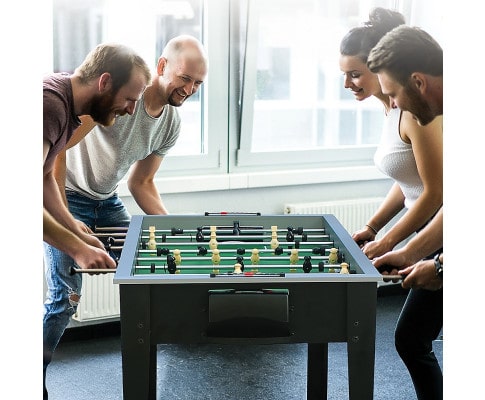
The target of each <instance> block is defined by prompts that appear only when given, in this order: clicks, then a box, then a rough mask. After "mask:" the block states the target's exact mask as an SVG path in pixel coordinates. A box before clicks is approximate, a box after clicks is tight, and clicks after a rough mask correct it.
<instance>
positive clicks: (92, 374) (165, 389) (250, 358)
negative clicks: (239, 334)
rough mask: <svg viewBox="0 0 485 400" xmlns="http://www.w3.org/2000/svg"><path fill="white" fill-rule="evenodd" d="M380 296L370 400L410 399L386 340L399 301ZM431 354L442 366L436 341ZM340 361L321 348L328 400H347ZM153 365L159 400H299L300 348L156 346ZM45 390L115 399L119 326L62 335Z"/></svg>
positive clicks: (75, 398)
mask: <svg viewBox="0 0 485 400" xmlns="http://www.w3.org/2000/svg"><path fill="white" fill-rule="evenodd" d="M381 289H383V288H381ZM385 289H386V290H384V291H382V290H380V293H379V296H378V306H377V334H376V366H375V389H374V399H375V400H390V399H393V400H412V399H415V398H416V396H415V392H414V389H413V386H412V383H411V380H410V378H409V375H408V372H407V370H406V368H405V366H404V364H403V363H402V361H401V359H400V358H399V356H398V354H397V353H396V350H395V348H394V339H393V337H394V336H393V333H394V326H395V323H396V320H397V317H398V315H399V312H400V309H401V307H402V304H403V302H404V300H405V294H403V292H401V291H396V290H394V289H393V290H388V288H385ZM82 329H84V328H82ZM434 349H435V353H436V355H437V357H438V359H439V360H440V362H441V363H442V360H443V347H442V341H441V340H437V341H436V342H435V345H434ZM346 357H347V351H346V345H345V344H344V343H330V344H329V379H328V399H329V400H342V399H348V387H347V383H348V382H347V358H346ZM157 364H158V371H157V379H158V383H157V391H158V392H157V393H158V398H159V399H170V400H209V399H211V400H233V399H234V400H246V399H265V400H280V399H285V400H292V399H294V400H303V399H305V398H306V344H296V345H246V346H241V345H239V346H238V345H159V350H158V360H157ZM47 385H48V389H49V399H50V400H66V399H69V400H98V399H99V400H120V399H122V374H121V353H120V337H119V327H118V326H117V325H116V324H110V325H109V326H102V325H101V326H97V327H95V328H90V329H89V330H86V329H84V331H82V330H80V329H79V328H75V329H71V330H69V332H68V333H67V334H66V335H65V337H64V338H63V340H62V341H61V343H60V344H59V347H58V349H57V351H56V353H55V354H54V359H53V362H52V364H51V366H50V367H49V369H48V375H47ZM140 400H143V399H140Z"/></svg>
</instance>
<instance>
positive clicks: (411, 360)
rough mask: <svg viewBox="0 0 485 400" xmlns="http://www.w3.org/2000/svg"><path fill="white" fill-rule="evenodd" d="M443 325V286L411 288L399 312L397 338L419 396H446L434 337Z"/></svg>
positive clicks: (432, 399) (434, 399)
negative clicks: (436, 288) (436, 287)
mask: <svg viewBox="0 0 485 400" xmlns="http://www.w3.org/2000/svg"><path fill="white" fill-rule="evenodd" d="M442 327H443V289H440V290H437V291H431V290H425V289H411V290H410V291H409V294H408V297H407V299H406V302H405V304H404V307H403V309H402V311H401V315H399V319H398V321H397V326H396V331H395V334H394V340H395V345H396V350H397V352H398V353H399V356H400V357H401V359H402V360H403V362H404V364H406V367H407V369H408V371H409V374H410V375H411V379H412V380H413V384H414V388H415V390H416V395H417V398H418V400H442V399H443V373H442V371H441V368H440V365H439V363H438V360H437V359H436V356H435V355H434V352H433V340H435V339H437V337H438V335H439V333H440V331H441V328H442Z"/></svg>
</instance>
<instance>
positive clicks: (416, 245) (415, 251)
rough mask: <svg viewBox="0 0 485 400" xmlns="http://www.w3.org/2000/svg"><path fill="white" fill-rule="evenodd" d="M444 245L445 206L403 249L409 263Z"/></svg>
mask: <svg viewBox="0 0 485 400" xmlns="http://www.w3.org/2000/svg"><path fill="white" fill-rule="evenodd" d="M442 247H443V207H441V208H440V210H439V211H438V213H437V214H436V216H435V217H434V218H433V219H432V220H431V221H430V222H429V224H428V225H426V227H425V228H423V230H421V231H420V232H419V233H418V234H416V236H414V237H413V238H412V239H411V240H410V241H409V242H408V243H407V244H406V245H405V246H404V247H403V248H402V249H400V250H399V251H402V252H403V254H405V256H406V259H407V260H409V263H410V264H412V263H415V262H417V261H419V260H421V259H423V258H425V257H427V256H429V255H430V254H432V253H434V252H435V251H437V250H439V249H440V248H442Z"/></svg>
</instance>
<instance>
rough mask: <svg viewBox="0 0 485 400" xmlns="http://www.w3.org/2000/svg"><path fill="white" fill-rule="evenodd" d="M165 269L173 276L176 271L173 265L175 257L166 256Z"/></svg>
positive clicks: (175, 266) (174, 264) (175, 265)
mask: <svg viewBox="0 0 485 400" xmlns="http://www.w3.org/2000/svg"><path fill="white" fill-rule="evenodd" d="M167 269H168V272H169V273H171V274H175V271H176V270H177V264H176V263H175V257H174V256H172V255H171V254H169V255H167Z"/></svg>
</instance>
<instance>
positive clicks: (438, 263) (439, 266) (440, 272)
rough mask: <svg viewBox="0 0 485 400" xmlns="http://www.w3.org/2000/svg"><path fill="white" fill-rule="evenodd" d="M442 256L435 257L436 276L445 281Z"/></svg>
mask: <svg viewBox="0 0 485 400" xmlns="http://www.w3.org/2000/svg"><path fill="white" fill-rule="evenodd" d="M440 256H441V254H439V253H438V254H436V255H435V256H434V267H435V269H436V276H437V277H438V278H440V279H441V280H443V264H442V263H441V261H440Z"/></svg>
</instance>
